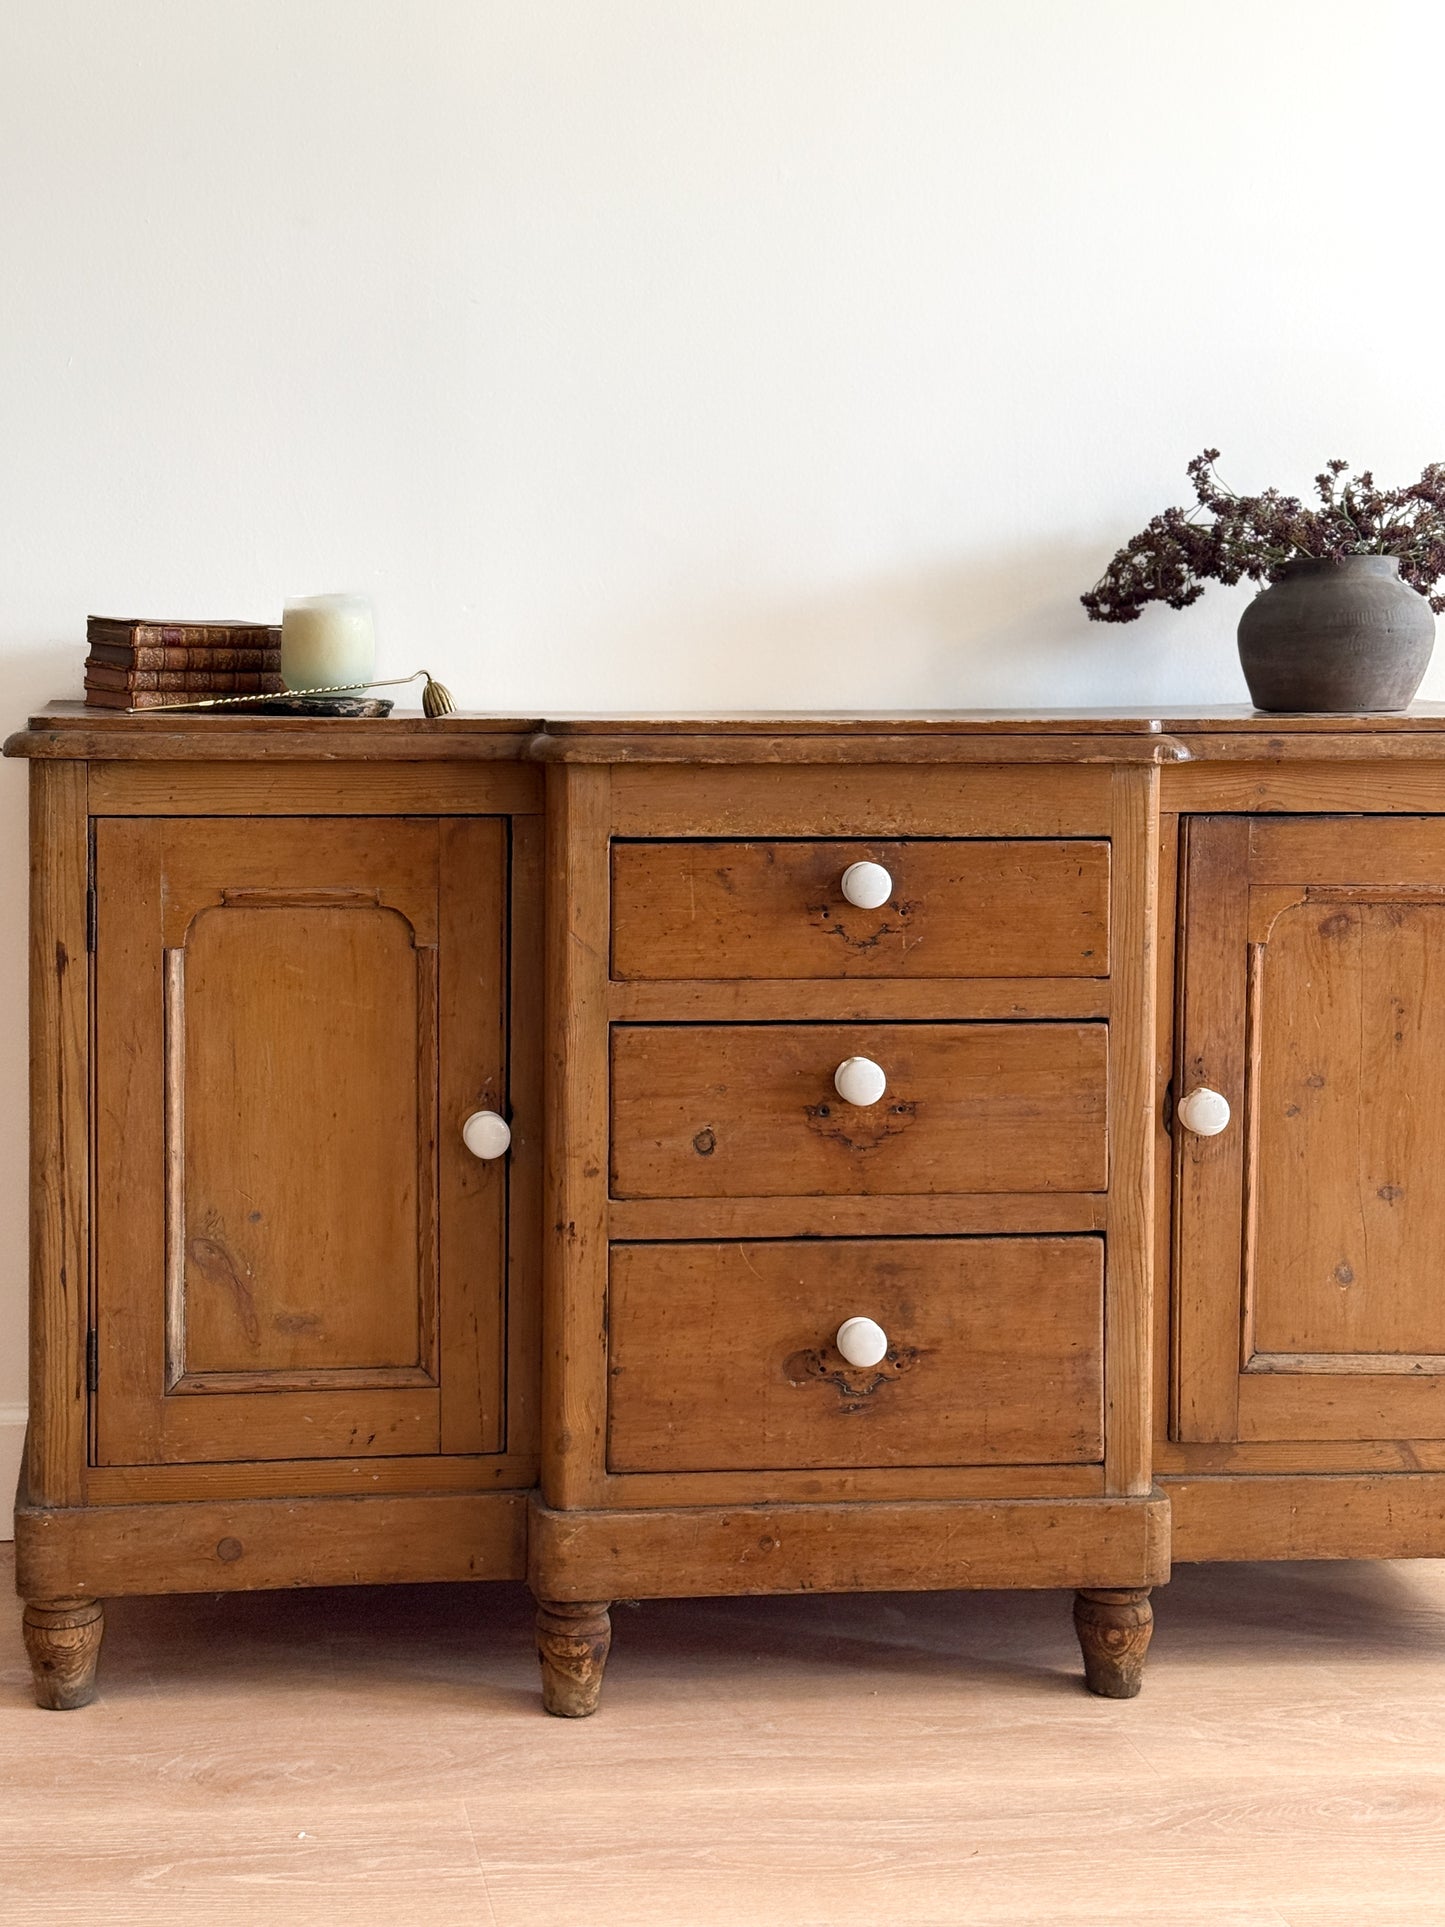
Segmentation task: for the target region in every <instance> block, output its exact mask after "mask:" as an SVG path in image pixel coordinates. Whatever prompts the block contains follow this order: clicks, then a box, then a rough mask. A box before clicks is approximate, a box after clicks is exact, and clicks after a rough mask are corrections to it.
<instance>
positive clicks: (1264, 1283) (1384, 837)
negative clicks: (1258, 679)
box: [1176, 817, 1445, 1441]
mask: <svg viewBox="0 0 1445 1927" xmlns="http://www.w3.org/2000/svg"><path fill="white" fill-rule="evenodd" d="M1188 837H1189V841H1188V853H1187V870H1186V876H1187V886H1186V897H1185V924H1184V932H1185V934H1184V953H1183V954H1184V979H1183V1029H1182V1037H1181V1055H1180V1063H1179V1069H1178V1074H1177V1079H1176V1090H1177V1092H1178V1093H1179V1094H1180V1095H1181V1096H1182V1095H1185V1094H1187V1093H1188V1092H1189V1091H1190V1090H1191V1089H1192V1088H1195V1087H1197V1086H1199V1085H1204V1086H1207V1087H1209V1088H1210V1089H1213V1090H1216V1091H1218V1092H1219V1093H1221V1094H1222V1095H1223V1096H1224V1097H1225V1098H1226V1099H1227V1101H1228V1103H1229V1105H1230V1107H1231V1116H1230V1121H1229V1124H1228V1126H1227V1127H1226V1128H1225V1129H1224V1130H1223V1131H1222V1132H1220V1133H1219V1134H1218V1135H1217V1136H1201V1135H1197V1134H1194V1133H1191V1132H1190V1131H1189V1130H1188V1129H1187V1128H1185V1126H1184V1124H1183V1123H1182V1122H1180V1123H1177V1124H1176V1149H1177V1157H1178V1174H1177V1175H1178V1188H1177V1211H1178V1259H1177V1299H1176V1309H1177V1314H1178V1320H1179V1341H1180V1342H1179V1354H1178V1356H1179V1380H1178V1428H1177V1429H1178V1432H1179V1435H1180V1436H1181V1437H1183V1438H1186V1439H1214V1440H1231V1439H1239V1440H1252V1441H1265V1440H1290V1439H1299V1440H1308V1439H1336V1440H1338V1439H1362V1440H1364V1439H1378V1438H1386V1439H1410V1438H1438V1437H1445V1293H1442V1292H1441V1289H1440V1282H1439V1280H1440V1269H1439V1267H1440V1256H1439V1254H1440V1252H1441V1250H1442V1249H1445V1183H1442V1179H1441V1170H1442V1161H1445V1095H1442V1087H1441V1078H1440V1067H1441V1065H1442V1063H1445V822H1442V821H1441V820H1440V819H1436V818H1391V819H1381V818H1365V817H1355V818H1320V817H1301V818H1284V817H1271V818H1253V819H1251V818H1245V817H1216V818H1196V819H1194V820H1193V821H1192V822H1191V824H1190V826H1189V832H1188Z"/></svg>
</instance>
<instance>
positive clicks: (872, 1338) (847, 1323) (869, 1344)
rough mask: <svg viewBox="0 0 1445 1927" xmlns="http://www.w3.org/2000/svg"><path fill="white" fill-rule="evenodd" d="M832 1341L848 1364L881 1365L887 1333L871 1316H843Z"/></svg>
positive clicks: (885, 1354) (886, 1349) (886, 1347)
mask: <svg viewBox="0 0 1445 1927" xmlns="http://www.w3.org/2000/svg"><path fill="white" fill-rule="evenodd" d="M833 1343H834V1344H835V1345H836V1346H837V1347H838V1350H839V1351H840V1352H841V1353H842V1354H843V1356H844V1358H846V1359H847V1361H848V1363H849V1364H850V1365H881V1364H882V1363H883V1361H884V1359H885V1358H886V1357H887V1356H888V1334H887V1332H886V1331H884V1329H883V1327H882V1326H881V1325H876V1324H875V1323H874V1322H873V1320H872V1319H871V1318H845V1319H844V1320H843V1322H842V1324H841V1325H840V1326H839V1327H838V1336H837V1337H836V1338H835V1339H834V1340H833Z"/></svg>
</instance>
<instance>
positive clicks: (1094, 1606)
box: [1074, 1587, 1154, 1700]
mask: <svg viewBox="0 0 1445 1927" xmlns="http://www.w3.org/2000/svg"><path fill="white" fill-rule="evenodd" d="M1074 1629H1075V1631H1076V1632H1077V1633H1078V1635H1079V1645H1080V1648H1081V1649H1082V1651H1083V1655H1084V1683H1085V1684H1086V1685H1087V1687H1088V1689H1089V1691H1090V1692H1091V1693H1097V1694H1098V1695H1099V1696H1100V1698H1101V1699H1106V1700H1131V1699H1133V1697H1134V1695H1135V1694H1136V1693H1137V1692H1138V1691H1139V1688H1140V1687H1141V1686H1142V1685H1143V1684H1144V1655H1145V1654H1146V1653H1147V1652H1148V1650H1149V1636H1150V1634H1151V1633H1152V1632H1153V1631H1154V1608H1153V1607H1152V1606H1151V1605H1150V1604H1149V1590H1148V1588H1147V1587H1130V1588H1123V1589H1119V1590H1114V1591H1107V1592H1106V1591H1102V1590H1095V1589H1091V1590H1090V1591H1088V1592H1078V1593H1075V1594H1074Z"/></svg>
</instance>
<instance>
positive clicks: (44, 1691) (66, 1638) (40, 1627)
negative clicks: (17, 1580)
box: [24, 1599, 105, 1713]
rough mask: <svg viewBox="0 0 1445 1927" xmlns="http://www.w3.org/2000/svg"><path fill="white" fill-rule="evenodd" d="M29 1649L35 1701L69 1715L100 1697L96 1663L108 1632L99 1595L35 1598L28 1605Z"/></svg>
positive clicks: (27, 1637)
mask: <svg viewBox="0 0 1445 1927" xmlns="http://www.w3.org/2000/svg"><path fill="white" fill-rule="evenodd" d="M24 1628H25V1650H26V1652H27V1653H28V1654H29V1655H30V1670H31V1672H32V1674H33V1675H34V1678H35V1704H36V1705H37V1706H43V1707H45V1708H46V1710H47V1711H49V1712H52V1713H70V1712H73V1711H74V1710H75V1708H76V1707H78V1706H89V1704H90V1702H91V1701H92V1700H93V1699H94V1698H95V1666H96V1661H97V1660H98V1659H99V1658H100V1642H101V1636H102V1634H103V1633H104V1631H105V1608H104V1607H103V1606H102V1605H101V1603H100V1601H99V1600H98V1599H32V1600H31V1601H30V1603H29V1604H28V1605H27V1606H26V1608H25V1619H24Z"/></svg>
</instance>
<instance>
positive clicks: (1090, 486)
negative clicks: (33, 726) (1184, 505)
mask: <svg viewBox="0 0 1445 1927" xmlns="http://www.w3.org/2000/svg"><path fill="white" fill-rule="evenodd" d="M1442 57H1445V8H1441V7H1440V6H1439V5H1438V0H1376V4H1375V5H1373V6H1372V7H1371V8H1369V9H1368V10H1366V11H1365V12H1363V13H1362V11H1361V10H1360V9H1359V8H1358V7H1357V6H1355V5H1350V4H1346V3H1345V0H1209V4H1207V5H1202V4H1198V0H1195V3H1194V4H1186V3H1185V0H988V4H984V0H4V4H3V6H0V697H3V702H0V720H3V721H4V722H6V723H10V722H16V721H18V720H19V719H20V718H22V717H23V716H24V714H25V713H26V710H27V708H29V707H31V706H33V705H35V704H38V703H40V702H42V701H43V700H45V699H46V698H47V697H50V696H52V695H57V694H70V693H73V692H75V691H77V690H78V687H79V679H80V676H79V665H80V661H81V656H82V653H83V651H82V638H83V634H84V618H85V614H86V612H87V610H92V609H94V610H104V611H109V612H112V613H116V614H128V613H154V614H171V613H176V614H195V615H203V614H221V615H228V614H233V613H234V614H255V615H265V614H274V613H275V612H276V611H277V610H278V609H279V607H280V604H281V602H282V600H283V598H284V597H285V596H286V595H287V594H304V593H307V592H310V591H315V590H320V589H330V588H337V587H352V586H356V587H365V588H369V589H371V590H372V591H373V592H374V594H375V595H376V597H377V599H378V604H379V607H380V610H381V613H382V619H383V623H384V639H383V652H384V661H385V664H386V666H387V667H388V668H389V669H391V670H393V671H395V672H401V671H405V670H408V669H410V668H412V667H413V666H415V665H416V664H418V663H419V662H423V661H424V662H426V663H427V664H428V665H429V666H430V667H431V668H432V669H433V670H435V671H436V673H437V674H438V675H440V676H441V677H442V678H443V679H444V680H445V681H446V682H447V683H449V684H450V685H451V686H452V687H453V689H454V690H455V691H456V692H457V694H458V695H459V697H461V698H462V699H463V700H464V701H465V702H466V703H467V704H468V706H470V707H475V708H492V709H497V708H500V709H505V710H512V711H516V712H519V713H523V714H525V713H529V712H537V711H545V710H548V709H551V710H554V711H555V710H562V709H571V708H589V707H590V708H609V709H634V710H635V709H646V708H658V707H664V708H665V707H669V706H692V707H708V706H723V705H742V706H749V707H769V706H772V707H787V706H798V707H817V706H849V705H857V706H864V705H885V706H889V707H895V706H907V705H928V706H950V705H980V704H1000V703H1002V704H1015V703H1079V702H1085V703H1090V702H1092V703H1138V702H1146V703H1148V702H1156V701H1161V702H1162V701H1184V702H1190V701H1194V700H1200V701H1208V700H1239V699H1242V697H1243V688H1242V685H1241V683H1240V680H1239V676H1238V671H1237V668H1236V665H1235V662H1234V659H1233V655H1232V641H1231V638H1232V630H1233V623H1234V620H1235V618H1236V615H1237V609H1238V605H1239V602H1240V599H1241V598H1240V596H1239V595H1238V594H1231V593H1229V592H1226V591H1223V590H1218V589H1216V590H1214V591H1211V593H1210V594H1209V596H1208V597H1207V598H1206V599H1205V601H1204V602H1203V603H1201V604H1199V605H1197V606H1196V607H1195V608H1194V609H1192V610H1190V611H1189V612H1187V613H1186V614H1185V615H1182V616H1180V615H1173V614H1170V613H1169V612H1167V611H1166V612H1162V613H1160V614H1158V615H1157V616H1151V617H1148V618H1146V619H1145V620H1144V621H1143V622H1141V623H1139V624H1138V625H1136V626H1134V627H1132V628H1126V629H1103V628H1095V627H1091V626H1089V625H1088V624H1086V623H1085V621H1084V620H1083V617H1082V612H1081V611H1080V609H1079V607H1078V605H1077V602H1076V600H1075V598H1076V597H1077V595H1078V593H1079V591H1080V590H1081V589H1084V588H1086V587H1087V586H1088V585H1089V583H1090V581H1091V579H1092V577H1093V576H1094V575H1095V574H1096V573H1097V572H1098V569H1099V567H1100V566H1101V565H1102V563H1103V562H1104V561H1105V559H1106V558H1107V556H1108V554H1109V553H1110V551H1111V550H1112V548H1113V547H1114V546H1115V544H1116V543H1117V542H1118V541H1119V540H1120V539H1122V538H1123V537H1124V536H1126V535H1128V534H1130V533H1131V532H1132V531H1133V529H1134V528H1135V527H1136V526H1138V524H1139V523H1140V522H1141V521H1142V520H1143V519H1144V518H1145V517H1146V516H1147V515H1149V514H1150V513H1152V512H1153V511H1154V510H1155V509H1156V508H1159V507H1162V506H1164V505H1165V504H1166V503H1167V502H1169V501H1171V500H1175V499H1179V492H1180V488H1181V484H1182V480H1183V465H1184V463H1185V461H1186V460H1187V458H1188V457H1189V456H1190V455H1192V454H1194V453H1195V452H1196V451H1197V450H1198V449H1199V448H1201V447H1203V446H1205V445H1206V444H1208V443H1216V444H1218V445H1219V446H1220V447H1222V448H1223V450H1224V451H1225V462H1224V463H1223V465H1222V466H1223V468H1224V470H1225V472H1226V474H1227V475H1228V476H1229V477H1230V478H1231V479H1233V480H1235V481H1236V482H1237V484H1239V485H1247V486H1250V487H1254V486H1257V485H1259V484H1261V483H1263V482H1264V481H1266V480H1271V479H1272V480H1277V481H1279V482H1280V483H1282V484H1289V485H1290V486H1292V487H1294V488H1298V489H1303V488H1304V487H1306V486H1307V484H1308V480H1309V477H1310V476H1311V475H1312V474H1313V473H1314V471H1315V470H1316V469H1317V468H1318V467H1319V465H1320V464H1321V462H1322V461H1323V460H1324V459H1325V458H1326V457H1328V456H1331V455H1334V454H1343V455H1346V456H1349V457H1352V458H1355V459H1357V460H1359V461H1361V462H1372V463H1374V464H1375V465H1376V467H1377V469H1378V470H1379V471H1380V472H1381V474H1382V475H1384V476H1387V477H1390V478H1392V479H1393V478H1396V477H1403V476H1404V475H1405V474H1406V473H1407V472H1415V471H1417V470H1418V468H1419V466H1420V465H1421V464H1422V463H1423V462H1424V461H1426V460H1427V459H1429V458H1431V457H1441V456H1445V394H1442V384H1441V383H1440V381H1439V379H1438V376H1437V370H1436V361H1437V356H1436V353H1435V329H1436V327H1437V326H1438V319H1437V318H1438V315H1439V312H1440V307H1441V297H1442V294H1445V274H1442V267H1441V257H1440V253H1439V249H1438V246H1437V244H1436V234H1435V219H1434V204H1435V200H1436V199H1437V198H1438V196H1437V193H1436V190H1437V187H1438V182H1439V178H1440V159H1439V152H1440V149H1439V136H1438V122H1439V105H1438V102H1439V87H1440V78H1439V77H1440V75H1441V73H1442V72H1445V58H1442ZM1433 688H1434V691H1435V692H1436V693H1445V662H1442V666H1441V668H1440V669H1439V670H1437V672H1436V674H1435V677H1434V681H1433ZM1430 689H1431V685H1429V684H1427V693H1429V692H1430ZM23 792H24V783H23V772H22V771H21V770H20V769H18V768H17V767H15V766H13V765H10V766H7V767H6V768H5V769H4V770H3V771H0V889H3V892H4V895H3V901H4V903H5V905H6V907H7V908H8V910H9V912H10V914H9V916H8V918H7V919H6V921H5V923H4V926H3V930H0V1027H3V1028H0V1038H3V1045H0V1459H3V1458H4V1455H5V1450H6V1448H7V1446H8V1448H9V1449H10V1450H11V1451H12V1453H13V1450H14V1447H15V1444H16V1442H17V1440H18V1427H17V1425H16V1422H15V1421H16V1420H17V1419H18V1416H19V1402H20V1401H21V1400H22V1399H23V1396H24V1371H23V1316H24V1313H23V1275H24V1238H25V1229H24V1227H25V1211H24V1196H23V1193H24V1176H23V1156H24V1135H25V1127H24V1102H25V1101H24V1056H25V1041H24V1029H23V1018H22V1000H23V979H24V914H23V902H24V899H23V880H24V851H23V842H22V837H23ZM7 1423H8V1430H7V1429H6V1428H7ZM0 1478H3V1479H4V1481H5V1486H4V1490H5V1491H6V1492H7V1493H8V1489H9V1483H10V1467H9V1465H8V1464H0ZM0 1503H3V1501H0Z"/></svg>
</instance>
